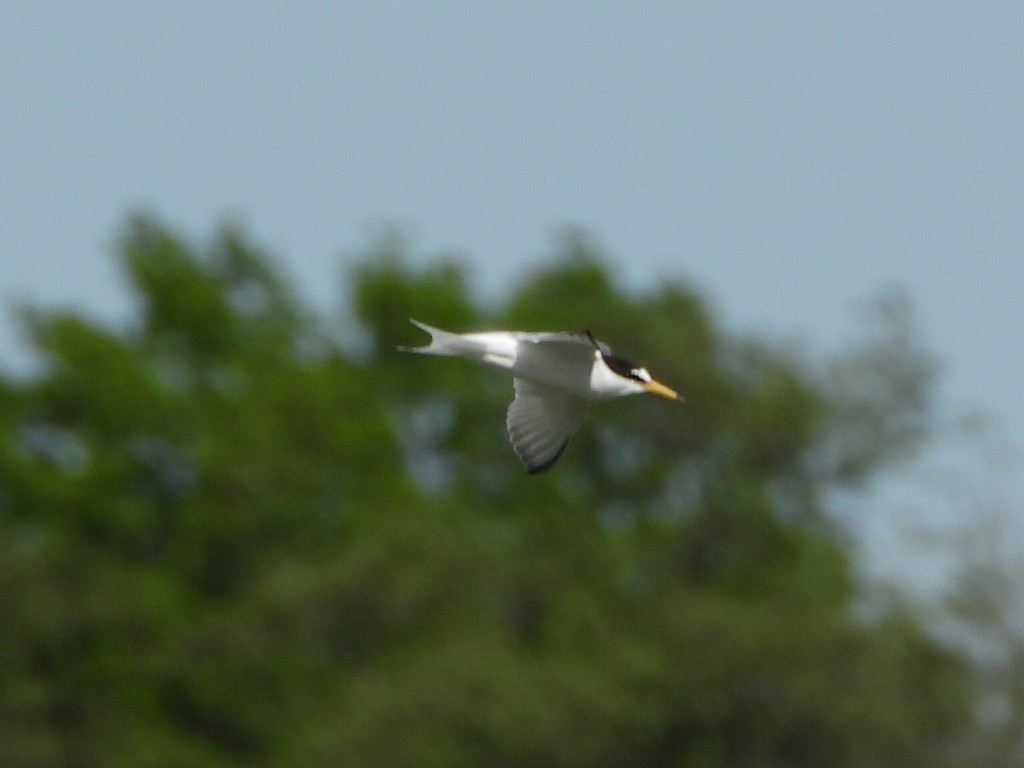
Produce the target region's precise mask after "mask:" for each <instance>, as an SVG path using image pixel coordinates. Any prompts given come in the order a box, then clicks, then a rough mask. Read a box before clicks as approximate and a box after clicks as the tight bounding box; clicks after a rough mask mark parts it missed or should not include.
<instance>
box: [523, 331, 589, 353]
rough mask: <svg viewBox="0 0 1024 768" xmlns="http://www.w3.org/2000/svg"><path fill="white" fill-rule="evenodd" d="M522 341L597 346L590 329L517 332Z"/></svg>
mask: <svg viewBox="0 0 1024 768" xmlns="http://www.w3.org/2000/svg"><path fill="white" fill-rule="evenodd" d="M517 336H518V338H519V340H520V341H530V342H534V343H535V344H541V343H546V342H550V343H561V344H579V345H580V346H584V347H588V348H590V349H593V348H594V347H595V346H597V342H596V341H594V337H593V336H591V335H590V331H548V332H545V333H520V334H517Z"/></svg>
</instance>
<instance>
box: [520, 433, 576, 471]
mask: <svg viewBox="0 0 1024 768" xmlns="http://www.w3.org/2000/svg"><path fill="white" fill-rule="evenodd" d="M567 445H569V441H568V440H566V441H565V442H564V443H562V447H561V448H559V449H558V452H557V453H556V454H555V455H554V456H552V457H551V458H550V459H548V460H547V461H545V462H544V463H543V464H535V465H534V466H532V467H531V466H529V465H527V467H526V474H528V475H539V474H540V473H541V472H546V471H548V470H549V469H551V468H552V467H553V466H554V465H555V462H556V461H558V460H559V459H560V458H562V454H563V453H565V448H566V446H567Z"/></svg>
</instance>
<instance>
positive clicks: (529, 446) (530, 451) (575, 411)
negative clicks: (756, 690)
mask: <svg viewBox="0 0 1024 768" xmlns="http://www.w3.org/2000/svg"><path fill="white" fill-rule="evenodd" d="M515 386H516V398H515V400H513V401H512V404H511V405H509V407H508V416H507V418H506V420H505V425H506V426H507V427H508V436H509V439H510V440H511V441H512V448H513V449H514V450H515V452H516V455H517V456H519V459H520V460H521V461H522V462H523V464H525V465H526V471H527V472H529V473H530V474H531V475H535V474H537V473H538V472H543V471H544V470H546V469H548V468H550V467H551V466H552V465H553V464H554V463H555V462H556V461H558V457H559V456H561V455H562V451H564V450H565V446H566V445H568V443H569V438H571V437H572V436H573V435H574V434H576V432H577V431H578V430H579V428H580V427H581V426H582V425H583V421H584V420H585V419H586V417H587V408H588V403H587V401H586V400H585V399H583V398H581V397H574V396H573V395H570V394H568V393H566V392H562V391H561V390H558V389H554V388H553V387H546V386H544V385H542V384H534V383H532V382H529V381H526V380H525V379H516V380H515Z"/></svg>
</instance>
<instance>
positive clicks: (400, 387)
mask: <svg viewBox="0 0 1024 768" xmlns="http://www.w3.org/2000/svg"><path fill="white" fill-rule="evenodd" d="M119 255H120V258H121V260H122V263H123V265H124V268H125V270H126V271H127V273H128V275H129V277H130V278H131V281H132V286H133V290H134V292H135V295H136V298H137V306H138V316H137V317H136V318H135V319H134V320H133V321H132V322H131V323H128V324H126V325H125V326H124V327H115V328H111V327H107V326H104V325H102V324H100V323H97V322H95V321H92V320H90V319H88V318H84V317H81V316H79V315H75V314H67V313H61V312H54V311H45V310H41V309H34V310H32V311H30V312H28V313H26V316H25V322H26V326H27V328H28V330H29V332H30V333H31V337H32V339H33V343H34V344H35V347H36V349H37V350H38V353H39V366H38V369H37V371H36V372H35V373H34V374H33V375H31V376H29V377H27V378H22V379H16V378H13V377H11V378H7V379H5V380H3V381H0V436H2V439H0V616H3V617H4V621H3V624H2V625H0V669H2V670H3V672H2V673H0V674H2V675H3V679H2V685H0V757H2V758H3V763H4V764H5V765H11V766H37V765H53V766H82V767H83V768H88V767H89V766H120V765H124V766H139V765H160V766H166V765H188V766H217V767H220V766H242V765H245V766H286V765H287V766H291V765H324V764H327V765H331V764H339V765H346V766H358V765H374V766H388V765H395V766H398V765H417V766H435V765H436V766H459V765H464V766H470V765H481V764H490V765H506V766H523V767H524V768H525V767H526V766H542V765H543V766H621V765H635V766H684V765H685V766H707V767H708V768H712V767H714V766H726V765H728V766H737V765H738V766H751V767H753V766H759V767H760V766H820V765H823V764H828V765H832V766H851V767H853V766H857V767H859V766H884V765H899V766H915V765H920V766H941V765H957V764H962V762H958V761H959V760H960V758H961V756H962V752H960V751H958V745H960V744H961V743H962V740H963V739H964V738H966V736H967V734H969V733H970V732H971V731H972V729H973V727H974V721H973V714H972V711H973V710H972V706H973V701H974V697H975V695H976V684H975V682H974V681H975V678H974V677H973V676H972V675H971V674H970V670H969V669H968V666H967V662H966V660H965V658H964V657H961V656H959V655H957V654H956V653H954V652H953V651H950V650H947V649H945V648H943V647H942V646H941V645H939V644H938V643H937V642H936V641H935V640H933V639H932V638H931V637H930V636H929V635H928V634H927V633H926V632H925V631H924V629H923V627H922V625H921V624H920V622H919V621H918V620H917V619H916V618H915V617H914V616H913V615H912V614H910V613H908V612H906V611H895V610H894V611H891V612H889V613H886V614H885V615H882V616H880V617H876V618H874V619H871V620H867V619H863V618H858V617H857V615H856V614H855V613H854V612H853V611H852V605H853V601H854V599H855V597H856V587H855V584H854V583H853V579H852V576H851V567H850V563H849V561H848V556H847V554H846V552H845V550H844V548H843V546H842V543H841V537H839V536H837V535H835V534H836V530H835V528H834V526H833V525H832V523H831V521H830V519H829V516H828V509H827V491H828V490H829V489H830V488H831V487H834V486H836V485H837V484H856V483H857V482H860V481H862V480H863V479H864V478H865V477H867V476H869V474H870V473H871V472H873V471H875V470H876V469H877V468H878V467H879V466H882V465H884V464H885V462H886V461H887V460H888V459H886V458H885V457H887V456H889V455H890V454H889V453H887V451H889V449H891V448H894V447H895V446H897V445H898V446H899V447H900V449H901V450H902V449H905V448H906V446H907V445H909V444H910V443H912V442H913V441H914V440H918V439H920V437H921V435H922V434H923V432H922V430H921V429H920V424H921V422H922V420H923V419H924V418H925V416H926V413H925V412H924V410H922V408H923V406H922V405H921V404H922V403H926V401H927V398H926V390H927V387H928V383H929V376H928V370H926V368H927V366H920V365H917V363H916V362H915V360H918V359H917V358H914V357H913V356H906V355H903V356H900V357H899V359H898V360H897V361H896V362H897V363H898V365H896V367H895V368H891V367H890V365H891V364H892V363H893V358H891V357H885V356H884V355H879V356H876V357H875V358H871V356H866V357H865V358H863V359H862V363H861V364H862V366H864V367H863V368H861V369H859V370H860V372H861V373H863V374H864V375H865V381H871V380H872V379H871V377H872V376H874V377H877V378H875V379H874V381H875V386H876V387H882V388H884V387H889V389H887V390H885V391H886V392H887V396H886V397H884V398H879V399H878V401H877V403H878V404H877V409H878V410H877V412H876V411H872V410H871V408H872V402H873V400H872V398H870V397H863V398H862V399H855V398H854V396H853V395H850V396H849V397H847V396H845V395H843V394H842V393H839V394H836V393H835V392H833V391H832V390H831V389H830V388H829V387H827V386H826V384H825V382H826V381H827V375H826V373H824V372H822V370H821V369H820V368H819V367H816V366H814V365H812V364H810V363H809V362H807V361H806V360H802V359H800V358H799V357H798V356H797V355H795V354H794V353H792V352H789V351H786V350H780V349H778V348H775V347H773V346H772V345H770V344H768V343H766V342H764V341H762V340H757V339H748V338H734V337H732V336H730V335H728V334H727V333H726V332H724V331H723V330H722V329H721V328H720V327H718V326H717V325H716V323H715V321H714V318H713V317H712V316H711V315H710V314H709V312H708V310H707V308H706V306H705V305H704V303H703V302H702V300H701V298H700V296H699V294H698V293H697V291H695V290H694V289H693V288H692V287H690V286H687V285H685V284H681V283H666V284H663V285H659V286H657V287H655V288H654V289H652V290H651V291H649V292H647V293H640V294H636V293H630V292H627V291H625V290H624V289H623V288H622V287H621V286H620V285H618V284H617V283H616V281H615V277H614V275H613V274H612V273H611V272H610V271H609V270H608V269H607V268H606V267H605V266H603V264H602V261H601V259H600V257H599V256H598V255H597V253H596V252H595V249H594V248H593V247H592V246H590V245H589V244H588V243H586V241H584V240H582V239H580V238H575V239H568V240H567V241H565V242H564V243H562V244H561V245H560V246H559V248H558V250H557V253H556V254H555V256H554V258H553V259H552V260H551V262H550V263H551V264H553V265H554V266H552V267H550V268H547V269H545V270H543V271H540V272H538V273H536V274H534V275H532V276H531V277H529V278H528V279H527V280H525V281H524V282H523V284H522V285H521V286H519V288H518V290H517V291H516V292H515V293H514V294H513V295H512V298H511V299H510V301H509V302H508V303H507V304H505V305H503V306H500V307H498V308H497V309H496V310H495V311H492V312H485V311H484V310H483V309H482V308H481V307H480V306H478V305H477V304H476V303H475V302H474V301H473V297H472V295H471V291H470V290H469V287H468V285H467V278H466V271H465V269H464V268H463V267H462V266H461V265H459V264H457V263H445V262H439V263H434V264H431V265H428V266H427V267H425V268H422V269H414V268H412V267H410V266H409V260H408V259H407V258H406V257H405V256H404V247H403V246H402V245H401V243H394V242H392V243H388V244H385V246H382V247H381V248H380V249H378V250H376V251H371V252H370V253H368V254H367V255H366V256H365V257H364V258H363V259H362V262H361V264H360V266H358V267H357V268H356V269H355V270H354V272H353V274H352V278H351V287H352V291H353V296H352V306H353V307H354V309H355V311H356V315H357V322H353V323H351V324H349V325H347V326H345V327H343V328H334V327H332V326H331V325H330V324H329V323H326V322H324V321H323V320H321V319H320V318H318V317H317V316H316V315H314V314H313V313H312V312H310V311H309V310H308V309H307V308H305V307H304V305H303V303H302V301H301V299H300V298H299V297H298V296H297V295H296V294H295V293H294V291H293V290H292V289H291V288H290V287H289V286H288V285H287V283H286V282H285V281H284V279H283V278H282V276H281V274H280V273H279V271H278V270H276V269H275V268H274V267H273V265H272V262H271V260H270V259H269V258H268V256H267V255H266V254H264V253H262V252H261V251H260V249H259V248H257V247H256V246H254V245H253V244H252V243H250V242H249V241H248V240H247V239H246V238H245V237H244V235H243V234H242V233H240V232H238V231H234V230H227V231H224V232H221V233H220V234H219V235H218V236H217V237H216V238H215V239H214V240H213V241H212V242H211V243H210V244H209V245H206V246H204V247H195V246H193V245H191V244H189V243H187V242H184V241H182V240H181V239H179V238H177V237H175V236H174V234H173V233H171V232H169V231H167V230H166V229H165V228H163V227H162V226H160V225H159V224H158V223H156V222H154V221H152V220H147V219H136V220H133V221H132V222H131V223H130V225H129V226H128V227H127V229H126V232H125V234H124V236H123V238H122V241H121V245H120V254H119ZM408 316H416V317H421V318H423V319H425V320H428V321H430V322H431V323H435V324H437V325H440V326H451V327H453V328H469V327H478V326H479V327H483V326H490V325H497V326H505V327H535V328H575V327H578V326H579V325H580V323H581V322H590V323H592V324H593V325H592V329H593V331H594V332H595V334H596V335H598V336H599V337H601V338H604V339H606V340H607V341H608V342H610V343H611V344H612V345H613V346H616V345H618V344H621V346H623V347H628V348H630V349H631V352H632V351H633V349H635V353H636V357H637V358H638V359H642V360H646V361H651V364H652V365H653V366H656V373H657V374H658V375H659V377H661V378H663V379H664V380H665V381H667V382H670V383H673V384H678V385H679V386H680V388H681V389H683V391H684V393H685V394H686V396H687V400H688V404H687V405H685V406H683V407H679V408H674V407H673V406H671V405H667V404H665V403H663V402H657V403H655V402H644V401H643V400H642V399H635V400H629V401H624V402H621V403H613V404H609V406H608V407H606V408H604V409H603V411H602V413H601V414H600V418H598V419H595V420H594V423H593V424H591V425H590V426H588V427H587V428H586V429H585V431H584V432H583V433H581V434H580V435H579V436H578V437H577V438H576V439H575V440H574V441H573V443H572V445H571V446H570V448H569V450H568V451H567V453H566V455H565V456H564V457H563V459H562V460H561V461H560V463H559V465H558V467H557V468H556V470H554V471H552V472H551V473H549V474H547V475H543V476H539V477H532V478H528V477H526V476H525V475H524V474H523V473H522V471H521V469H520V467H519V465H518V462H517V461H516V459H515V457H514V456H513V454H512V453H511V451H510V450H509V448H508V445H507V443H506V441H505V437H504V435H503V429H502V422H503V419H502V414H503V412H504V408H505V405H506V403H507V401H508V399H509V398H510V386H509V382H508V381H507V379H505V378H503V377H501V376H497V375H494V374H493V373H491V372H488V371H486V370H483V369H478V368H474V367H471V366H470V365H469V364H465V365H461V364H460V363H459V362H455V361H443V363H442V362H441V361H433V360H423V359H419V358H409V357H403V356H400V355H398V354H396V353H395V352H394V346H395V345H396V344H402V343H405V344H407V343H411V342H413V341H414V340H415V338H416V337H415V333H416V331H415V329H413V328H412V327H411V326H408V325H407V322H406V318H407V317H408ZM584 318H585V320H582V319H584ZM892 338H895V337H894V336H882V337H880V338H879V339H878V340H876V342H875V343H876V345H877V349H885V348H886V345H887V344H889V343H890V341H891V339H892ZM898 338H899V339H900V340H901V343H903V342H906V343H911V342H910V341H909V340H907V339H906V338H905V336H899V337H898ZM358 339H363V340H364V341H365V343H363V344H359V343H357V342H358ZM910 349H911V350H912V351H916V348H915V347H913V344H912V343H911V346H910ZM873 360H874V362H873ZM879 361H881V362H879ZM872 365H874V366H875V367H874V368H871V367H870V366H872ZM894 376H895V377H898V378H899V381H898V382H896V381H894V380H893V377H894ZM861 394H863V393H861ZM859 396H860V395H858V397H859ZM865 409H866V410H865ZM853 412H857V413H858V414H860V418H871V419H876V420H877V421H876V422H874V423H883V424H886V425H890V427H892V425H895V428H888V429H878V430H861V431H858V432H856V434H855V435H854V436H853V438H851V439H854V438H855V439H856V441H857V442H856V445H853V446H851V445H847V444H844V442H843V441H844V434H852V433H851V431H850V430H849V427H848V424H849V422H848V421H844V420H848V419H849V414H850V413H853ZM908 414H909V416H908ZM910 416H912V418H911V417H910ZM844 425H847V426H844ZM865 454H866V455H872V456H875V457H879V458H878V461H854V460H851V457H854V458H856V457H857V456H863V455H865Z"/></svg>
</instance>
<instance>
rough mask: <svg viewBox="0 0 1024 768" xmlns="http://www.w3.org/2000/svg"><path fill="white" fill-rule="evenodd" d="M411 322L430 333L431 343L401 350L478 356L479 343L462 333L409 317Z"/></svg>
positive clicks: (401, 348)
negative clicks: (442, 328) (452, 331)
mask: <svg viewBox="0 0 1024 768" xmlns="http://www.w3.org/2000/svg"><path fill="white" fill-rule="evenodd" d="M409 322H410V323H412V324H413V325H415V326H416V327H417V328H419V329H420V330H422V331H426V332H427V333H429V334H430V343H429V344H427V346H425V347H399V348H398V351H399V352H416V353H417V354H420V355H442V356H446V357H478V356H479V351H480V345H479V343H475V342H473V341H470V340H468V339H466V338H465V337H464V336H463V335H462V334H459V333H451V332H449V331H442V330H441V329H440V328H435V327H434V326H432V325H427V324H426V323H421V322H420V321H419V320H413V319H412V318H411V317H410V318H409Z"/></svg>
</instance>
